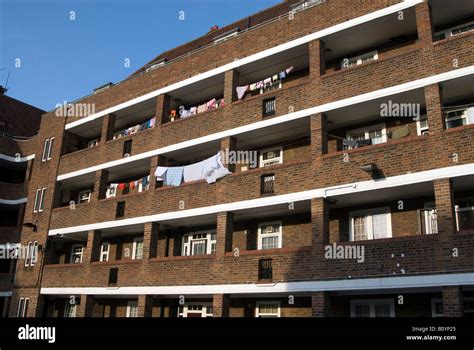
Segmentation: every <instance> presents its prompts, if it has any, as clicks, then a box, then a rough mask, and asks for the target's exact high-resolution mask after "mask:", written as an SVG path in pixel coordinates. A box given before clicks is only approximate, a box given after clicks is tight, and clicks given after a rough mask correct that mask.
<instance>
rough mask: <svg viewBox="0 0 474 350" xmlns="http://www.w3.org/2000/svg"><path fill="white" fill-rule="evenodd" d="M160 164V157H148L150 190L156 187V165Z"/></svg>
mask: <svg viewBox="0 0 474 350" xmlns="http://www.w3.org/2000/svg"><path fill="white" fill-rule="evenodd" d="M158 165H160V157H159V156H153V157H151V158H150V191H152V190H154V189H156V187H157V186H156V176H155V171H156V167H157V166H158Z"/></svg>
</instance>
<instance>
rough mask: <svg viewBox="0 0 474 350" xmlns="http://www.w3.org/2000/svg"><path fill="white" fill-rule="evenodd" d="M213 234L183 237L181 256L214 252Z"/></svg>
mask: <svg viewBox="0 0 474 350" xmlns="http://www.w3.org/2000/svg"><path fill="white" fill-rule="evenodd" d="M216 242H217V235H216V233H215V232H193V233H189V234H186V235H184V236H183V247H182V255H183V256H191V255H207V254H214V253H215V252H216Z"/></svg>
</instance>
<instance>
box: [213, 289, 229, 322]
mask: <svg viewBox="0 0 474 350" xmlns="http://www.w3.org/2000/svg"><path fill="white" fill-rule="evenodd" d="M229 311H230V295H229V294H214V295H213V297H212V312H213V314H212V316H213V317H229Z"/></svg>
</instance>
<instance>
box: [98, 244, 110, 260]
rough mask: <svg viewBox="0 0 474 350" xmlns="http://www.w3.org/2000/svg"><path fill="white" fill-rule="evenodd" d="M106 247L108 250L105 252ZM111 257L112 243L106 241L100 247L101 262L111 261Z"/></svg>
mask: <svg viewBox="0 0 474 350" xmlns="http://www.w3.org/2000/svg"><path fill="white" fill-rule="evenodd" d="M104 247H107V250H106V251H104ZM109 257H110V242H108V241H105V242H102V244H101V245H100V257H99V261H109Z"/></svg>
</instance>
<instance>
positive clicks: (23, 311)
mask: <svg viewBox="0 0 474 350" xmlns="http://www.w3.org/2000/svg"><path fill="white" fill-rule="evenodd" d="M29 303H30V298H20V299H19V300H18V309H17V312H16V317H26V316H27V315H28V305H29Z"/></svg>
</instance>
